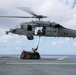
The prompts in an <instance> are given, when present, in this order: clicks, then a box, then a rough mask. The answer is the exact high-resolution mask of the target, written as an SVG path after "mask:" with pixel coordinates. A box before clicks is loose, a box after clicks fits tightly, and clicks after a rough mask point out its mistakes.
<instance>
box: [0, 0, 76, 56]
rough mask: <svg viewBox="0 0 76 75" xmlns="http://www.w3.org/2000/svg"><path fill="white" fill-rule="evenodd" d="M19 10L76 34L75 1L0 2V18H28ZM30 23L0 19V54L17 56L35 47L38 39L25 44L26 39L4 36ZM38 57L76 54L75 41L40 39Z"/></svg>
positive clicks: (21, 20) (15, 0)
mask: <svg viewBox="0 0 76 75" xmlns="http://www.w3.org/2000/svg"><path fill="white" fill-rule="evenodd" d="M18 7H29V8H31V9H32V10H33V11H34V12H35V13H36V14H42V15H45V16H48V18H47V19H44V20H45V21H50V22H56V23H59V24H61V25H62V26H64V27H66V28H70V29H74V30H76V0H0V16H2V15H3V16H5V15H6V16H7V15H11V16H12V15H14V16H18V15H19V16H31V15H30V14H28V13H26V12H24V11H21V10H19V9H18ZM25 21H26V22H28V21H31V19H2V18H0V54H20V53H21V52H22V50H28V51H30V50H31V48H32V47H34V48H35V47H36V46H37V41H38V37H35V38H34V40H32V41H29V40H27V38H26V36H18V35H15V34H9V35H6V34H5V31H6V30H9V29H10V28H12V27H15V26H16V25H17V24H19V23H21V22H25ZM38 52H40V54H56V55H57V54H60V55H61V54H64V55H66V54H76V39H72V38H52V37H41V41H40V45H39V50H38Z"/></svg>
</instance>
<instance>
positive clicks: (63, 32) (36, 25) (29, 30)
mask: <svg viewBox="0 0 76 75" xmlns="http://www.w3.org/2000/svg"><path fill="white" fill-rule="evenodd" d="M19 9H21V10H23V11H26V12H27V13H29V14H31V15H33V16H32V17H28V16H0V18H36V21H30V22H22V23H20V24H19V25H17V26H15V27H14V28H10V30H9V31H6V34H9V33H13V34H18V35H25V36H26V37H27V39H28V40H33V39H34V36H47V37H72V38H75V37H76V30H72V29H68V28H65V27H63V26H62V25H60V24H58V23H55V22H50V21H42V20H41V19H43V18H47V16H43V15H37V14H35V13H34V12H33V11H31V10H26V9H24V8H19ZM36 29H37V30H36Z"/></svg>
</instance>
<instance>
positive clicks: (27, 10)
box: [18, 7, 38, 16]
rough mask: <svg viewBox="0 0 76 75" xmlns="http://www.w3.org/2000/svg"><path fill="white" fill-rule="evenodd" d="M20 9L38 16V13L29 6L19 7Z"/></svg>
mask: <svg viewBox="0 0 76 75" xmlns="http://www.w3.org/2000/svg"><path fill="white" fill-rule="evenodd" d="M18 9H20V10H23V11H25V12H27V13H29V14H31V15H33V16H38V15H37V14H35V13H34V12H33V11H32V10H31V9H30V8H29V7H18Z"/></svg>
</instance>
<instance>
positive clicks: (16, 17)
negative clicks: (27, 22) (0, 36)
mask: <svg viewBox="0 0 76 75" xmlns="http://www.w3.org/2000/svg"><path fill="white" fill-rule="evenodd" d="M0 18H35V17H27V16H0Z"/></svg>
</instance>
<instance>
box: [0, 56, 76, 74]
mask: <svg viewBox="0 0 76 75" xmlns="http://www.w3.org/2000/svg"><path fill="white" fill-rule="evenodd" d="M0 75H76V58H64V59H63V58H41V59H40V60H21V59H20V58H18V57H11V58H9V57H8V58H0Z"/></svg>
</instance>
